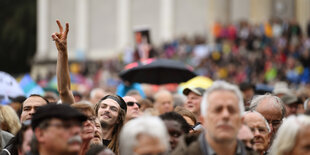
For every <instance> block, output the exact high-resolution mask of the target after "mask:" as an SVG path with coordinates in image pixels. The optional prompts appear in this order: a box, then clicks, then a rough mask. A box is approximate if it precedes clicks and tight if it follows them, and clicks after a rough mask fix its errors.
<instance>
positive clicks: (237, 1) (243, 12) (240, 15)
mask: <svg viewBox="0 0 310 155" xmlns="http://www.w3.org/2000/svg"><path fill="white" fill-rule="evenodd" d="M249 18H250V1H249V0H231V5H230V19H231V22H233V23H234V22H238V21H240V20H246V19H249Z"/></svg>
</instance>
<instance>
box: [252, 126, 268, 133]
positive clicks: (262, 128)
mask: <svg viewBox="0 0 310 155" xmlns="http://www.w3.org/2000/svg"><path fill="white" fill-rule="evenodd" d="M250 129H251V131H252V133H255V131H256V130H257V131H258V132H259V133H261V134H267V133H268V129H267V128H264V127H258V128H250Z"/></svg>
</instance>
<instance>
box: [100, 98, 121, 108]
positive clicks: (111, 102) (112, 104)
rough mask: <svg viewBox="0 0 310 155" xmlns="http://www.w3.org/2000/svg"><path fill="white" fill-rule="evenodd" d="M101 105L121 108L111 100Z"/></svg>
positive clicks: (104, 101)
mask: <svg viewBox="0 0 310 155" xmlns="http://www.w3.org/2000/svg"><path fill="white" fill-rule="evenodd" d="M101 105H109V106H115V107H118V108H120V106H119V104H118V103H117V102H116V101H114V100H112V99H110V98H108V99H105V100H103V101H101Z"/></svg>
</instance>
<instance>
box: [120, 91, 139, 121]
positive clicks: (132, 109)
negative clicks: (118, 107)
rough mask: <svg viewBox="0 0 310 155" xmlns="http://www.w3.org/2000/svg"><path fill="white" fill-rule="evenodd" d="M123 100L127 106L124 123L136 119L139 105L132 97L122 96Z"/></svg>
mask: <svg viewBox="0 0 310 155" xmlns="http://www.w3.org/2000/svg"><path fill="white" fill-rule="evenodd" d="M123 99H124V101H125V102H126V104H127V112H126V118H125V122H128V121H129V120H131V119H133V118H137V117H138V116H139V115H140V104H139V103H138V101H137V100H136V99H135V98H134V97H132V96H124V97H123Z"/></svg>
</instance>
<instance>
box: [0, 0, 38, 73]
mask: <svg viewBox="0 0 310 155" xmlns="http://www.w3.org/2000/svg"><path fill="white" fill-rule="evenodd" d="M0 9H1V11H0V70H1V71H5V72H8V73H10V74H18V73H25V72H29V71H30V69H31V63H32V60H33V58H34V55H35V52H36V21H37V19H36V0H0Z"/></svg>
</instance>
